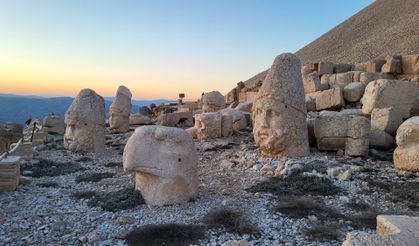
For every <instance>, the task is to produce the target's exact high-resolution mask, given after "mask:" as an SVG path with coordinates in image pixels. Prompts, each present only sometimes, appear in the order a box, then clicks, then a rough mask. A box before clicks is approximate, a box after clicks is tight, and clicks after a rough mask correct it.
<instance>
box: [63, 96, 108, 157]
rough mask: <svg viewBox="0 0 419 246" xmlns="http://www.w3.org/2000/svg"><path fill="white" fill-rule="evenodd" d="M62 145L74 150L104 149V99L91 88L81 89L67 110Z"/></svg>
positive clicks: (97, 150) (94, 150) (95, 150)
mask: <svg viewBox="0 0 419 246" xmlns="http://www.w3.org/2000/svg"><path fill="white" fill-rule="evenodd" d="M64 122H65V123H66V125H67V127H66V130H65V134H64V147H65V148H66V149H68V150H71V151H74V152H103V151H104V150H105V126H106V124H105V100H104V99H103V97H101V96H99V95H98V94H96V92H94V91H93V90H91V89H83V90H81V91H80V92H79V94H78V95H77V97H76V98H75V99H74V100H73V102H72V103H71V105H70V107H69V108H68V110H67V112H66V113H65V121H64Z"/></svg>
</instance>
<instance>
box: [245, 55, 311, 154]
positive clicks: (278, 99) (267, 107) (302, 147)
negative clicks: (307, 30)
mask: <svg viewBox="0 0 419 246" xmlns="http://www.w3.org/2000/svg"><path fill="white" fill-rule="evenodd" d="M252 112H253V135H254V138H255V143H256V145H257V146H258V147H259V148H260V150H261V152H262V154H263V155H267V156H285V157H300V156H306V155H308V154H309V144H308V133H307V122H306V114H307V111H306V107H305V98H304V86H303V81H302V77H301V64H300V61H299V59H298V58H297V57H296V56H295V55H293V54H290V53H286V54H281V55H279V56H277V57H276V58H275V61H274V63H273V64H272V67H271V69H270V70H269V72H268V74H267V75H266V78H265V81H264V82H263V84H262V86H261V88H260V89H259V92H258V94H257V97H256V99H255V101H254V104H253V109H252Z"/></svg>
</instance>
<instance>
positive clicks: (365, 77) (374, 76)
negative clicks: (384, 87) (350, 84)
mask: <svg viewBox="0 0 419 246" xmlns="http://www.w3.org/2000/svg"><path fill="white" fill-rule="evenodd" d="M393 78H394V76H393V75H392V74H389V73H369V72H364V73H361V74H360V76H359V82H361V83H364V84H366V85H367V84H368V83H369V82H371V81H374V80H379V79H393ZM356 82H358V81H356Z"/></svg>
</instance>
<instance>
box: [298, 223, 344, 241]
mask: <svg viewBox="0 0 419 246" xmlns="http://www.w3.org/2000/svg"><path fill="white" fill-rule="evenodd" d="M304 233H305V235H306V236H307V237H308V238H309V239H311V240H315V241H319V242H330V241H337V240H340V239H341V238H342V233H341V231H340V228H339V226H338V225H334V224H330V225H321V224H319V225H314V226H312V227H311V228H309V229H307V230H305V232H304Z"/></svg>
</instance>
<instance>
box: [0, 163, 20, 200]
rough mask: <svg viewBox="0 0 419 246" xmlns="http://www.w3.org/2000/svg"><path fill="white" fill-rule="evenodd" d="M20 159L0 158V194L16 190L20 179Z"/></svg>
mask: <svg viewBox="0 0 419 246" xmlns="http://www.w3.org/2000/svg"><path fill="white" fill-rule="evenodd" d="M19 161H20V157H19V156H7V157H5V158H0V194H1V193H3V192H7V191H14V190H16V188H17V186H18V185H19V177H20V162H19Z"/></svg>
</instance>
